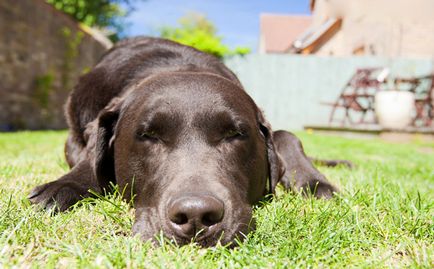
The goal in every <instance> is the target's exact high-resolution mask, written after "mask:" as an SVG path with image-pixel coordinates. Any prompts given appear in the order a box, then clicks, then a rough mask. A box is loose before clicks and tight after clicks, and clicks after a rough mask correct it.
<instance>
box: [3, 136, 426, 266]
mask: <svg viewBox="0 0 434 269" xmlns="http://www.w3.org/2000/svg"><path fill="white" fill-rule="evenodd" d="M299 136H300V137H301V139H302V140H303V142H304V146H305V148H306V151H307V152H308V153H309V154H310V155H311V156H315V157H322V158H345V159H350V160H352V161H353V162H354V163H355V164H356V165H357V167H356V168H355V169H354V170H348V169H345V168H343V167H340V168H335V169H333V168H324V167H321V168H320V169H321V171H322V172H323V173H325V174H326V175H327V177H328V178H329V179H330V180H331V181H332V182H334V183H335V184H336V185H338V186H339V187H340V189H341V190H342V194H341V195H340V196H339V197H336V198H334V199H332V200H330V201H324V200H316V199H310V198H308V199H304V198H302V197H300V196H299V195H294V194H291V193H284V192H283V191H282V190H280V191H279V196H278V197H277V198H276V199H275V200H274V201H272V202H270V203H268V204H266V205H264V206H262V207H259V208H257V209H255V216H256V218H257V220H258V227H257V231H256V232H255V233H252V234H250V235H249V236H248V238H247V240H246V241H245V242H244V243H243V244H242V245H241V246H240V247H238V248H235V249H232V250H231V249H226V248H224V247H221V246H218V247H215V248H209V249H200V248H198V247H196V246H194V245H188V246H184V247H176V246H173V245H171V244H169V243H167V242H164V241H162V245H161V246H160V247H155V246H153V245H152V244H150V243H143V242H140V240H138V239H137V238H134V237H131V232H130V231H131V225H132V222H133V209H131V208H129V206H128V205H127V204H126V203H125V202H123V201H122V200H121V199H120V198H119V196H118V195H113V196H110V197H107V198H105V199H102V200H101V199H100V200H86V201H84V202H83V203H81V206H77V207H75V208H74V209H73V210H71V211H69V212H66V213H63V214H58V215H55V216H51V215H50V214H49V213H47V212H43V211H39V210H36V208H34V207H33V206H31V205H30V204H29V202H28V201H27V199H26V196H27V194H28V192H29V190H30V189H31V188H32V187H33V186H35V185H37V184H41V183H44V182H48V181H51V180H55V179H56V178H57V177H59V176H61V175H62V174H63V173H65V172H66V171H67V170H68V168H67V166H66V164H65V161H64V157H63V141H64V140H65V138H66V133H65V132H23V133H8V134H0V187H1V189H0V268H5V267H6V268H10V267H15V266H18V267H35V268H38V267H39V268H47V267H48V268H54V267H56V268H73V267H79V268H100V267H108V268H110V267H115V268H137V267H139V268H150V267H157V268H192V267H195V268H218V267H220V268H226V267H230V268H245V267H250V268H287V267H294V268H306V267H314V268H317V267H320V268H324V267H325V268H328V267H335V268H345V267H358V268H359V267H362V268H389V267H394V268H395V267H414V268H421V267H422V268H432V267H434V247H433V245H434V219H433V218H434V144H433V143H423V142H420V141H419V142H418V141H414V142H412V143H408V144H391V143H385V142H382V141H380V140H350V139H344V138H337V137H332V136H322V135H317V134H306V133H299Z"/></svg>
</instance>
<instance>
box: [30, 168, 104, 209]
mask: <svg viewBox="0 0 434 269" xmlns="http://www.w3.org/2000/svg"><path fill="white" fill-rule="evenodd" d="M89 190H92V191H94V192H96V193H100V192H101V188H100V187H99V184H98V181H97V180H96V179H95V176H94V174H93V170H92V168H91V165H90V162H89V160H83V161H81V162H80V163H78V164H77V165H76V166H74V168H72V170H71V171H69V173H67V174H65V175H64V176H62V177H61V178H59V179H58V180H55V181H52V182H49V183H46V184H43V185H40V186H37V187H36V188H34V189H33V190H32V191H31V192H30V194H29V196H28V198H29V200H30V202H31V203H33V204H40V205H41V206H42V207H43V208H45V209H51V208H53V209H54V210H56V211H65V210H66V209H68V208H69V207H70V206H72V205H73V204H75V203H77V202H78V201H79V200H81V199H83V198H85V197H89V196H91V193H90V192H89Z"/></svg>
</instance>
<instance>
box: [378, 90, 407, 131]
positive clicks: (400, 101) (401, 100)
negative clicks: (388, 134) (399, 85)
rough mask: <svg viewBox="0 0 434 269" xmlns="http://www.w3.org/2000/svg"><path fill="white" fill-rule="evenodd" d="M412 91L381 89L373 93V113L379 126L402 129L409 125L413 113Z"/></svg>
mask: <svg viewBox="0 0 434 269" xmlns="http://www.w3.org/2000/svg"><path fill="white" fill-rule="evenodd" d="M414 110H415V106H414V93H412V92H408V91H381V92H378V93H377V94H376V95H375V113H376V115H377V118H378V122H379V123H380V125H381V127H383V128H387V129H402V128H405V127H407V126H408V125H410V123H411V121H412V119H413V115H414Z"/></svg>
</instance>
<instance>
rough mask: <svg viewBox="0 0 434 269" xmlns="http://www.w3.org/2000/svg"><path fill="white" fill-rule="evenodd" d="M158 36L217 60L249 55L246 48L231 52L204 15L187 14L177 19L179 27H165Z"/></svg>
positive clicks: (238, 48) (248, 49) (248, 50)
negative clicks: (202, 52)
mask: <svg viewBox="0 0 434 269" xmlns="http://www.w3.org/2000/svg"><path fill="white" fill-rule="evenodd" d="M160 36H161V37H163V38H167V39H170V40H173V41H176V42H179V43H181V44H184V45H188V46H192V47H195V48H196V49H199V50H202V51H204V52H207V53H210V54H213V55H215V56H217V57H219V58H223V57H226V56H232V55H245V54H248V53H250V48H248V47H236V48H235V49H233V50H231V49H230V48H229V47H228V46H226V45H224V44H223V43H222V37H221V36H218V35H217V29H216V27H215V26H214V24H213V23H212V22H210V21H209V20H208V19H207V18H206V16H205V15H203V14H199V13H188V14H187V15H185V16H184V17H182V18H180V19H179V27H170V26H165V27H162V28H161V29H160Z"/></svg>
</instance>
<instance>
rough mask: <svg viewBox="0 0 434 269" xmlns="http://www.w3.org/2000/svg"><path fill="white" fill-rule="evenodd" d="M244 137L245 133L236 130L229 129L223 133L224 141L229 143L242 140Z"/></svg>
mask: <svg viewBox="0 0 434 269" xmlns="http://www.w3.org/2000/svg"><path fill="white" fill-rule="evenodd" d="M245 136H246V134H245V132H243V131H241V130H237V129H230V130H228V131H226V132H225V133H224V136H223V137H224V139H225V140H228V141H231V140H234V139H241V138H244V137H245Z"/></svg>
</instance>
